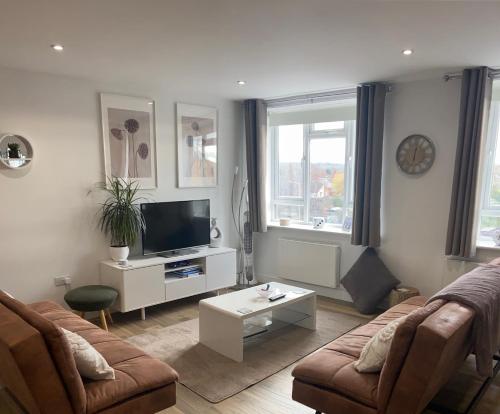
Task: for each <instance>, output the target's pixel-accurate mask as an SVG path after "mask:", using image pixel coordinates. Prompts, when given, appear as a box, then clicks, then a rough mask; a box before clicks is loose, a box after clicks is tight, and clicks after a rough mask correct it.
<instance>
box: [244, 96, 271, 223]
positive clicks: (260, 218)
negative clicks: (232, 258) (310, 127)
mask: <svg viewBox="0 0 500 414" xmlns="http://www.w3.org/2000/svg"><path fill="white" fill-rule="evenodd" d="M244 106H245V142H246V164H247V178H248V203H249V205H250V227H251V229H252V231H253V232H257V233H261V232H265V231H267V218H266V197H265V195H266V166H267V162H266V153H267V106H266V103H265V102H264V101H263V100H261V99H249V100H247V101H245V102H244Z"/></svg>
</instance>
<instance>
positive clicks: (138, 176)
mask: <svg viewBox="0 0 500 414" xmlns="http://www.w3.org/2000/svg"><path fill="white" fill-rule="evenodd" d="M101 119H102V136H103V143H104V167H105V170H106V176H107V177H121V178H123V179H131V180H134V181H137V182H138V183H139V187H140V188H143V189H148V188H156V187H157V177H156V136H155V135H156V134H155V108H154V102H153V101H152V100H151V99H147V98H137V97H132V96H123V95H112V94H107V93H101Z"/></svg>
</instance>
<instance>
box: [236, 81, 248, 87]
mask: <svg viewBox="0 0 500 414" xmlns="http://www.w3.org/2000/svg"><path fill="white" fill-rule="evenodd" d="M236 83H237V84H238V85H240V86H243V85H246V84H247V82H246V81H244V80H239V81H236Z"/></svg>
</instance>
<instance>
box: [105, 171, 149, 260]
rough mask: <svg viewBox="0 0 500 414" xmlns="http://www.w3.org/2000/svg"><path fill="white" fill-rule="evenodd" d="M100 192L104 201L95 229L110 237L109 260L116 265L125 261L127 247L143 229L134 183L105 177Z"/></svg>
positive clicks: (136, 187) (143, 224)
mask: <svg viewBox="0 0 500 414" xmlns="http://www.w3.org/2000/svg"><path fill="white" fill-rule="evenodd" d="M104 190H105V191H106V192H107V193H108V198H107V199H106V201H105V202H104V203H103V204H102V207H101V210H100V218H99V226H100V228H101V231H102V232H103V233H104V234H106V235H107V236H110V238H111V246H110V248H109V252H110V255H111V258H112V259H113V260H114V261H116V262H122V261H126V260H127V257H128V255H129V252H130V250H129V246H133V245H134V243H135V241H136V240H137V236H138V234H139V232H140V231H141V230H143V229H145V228H146V224H145V221H144V217H143V215H142V213H141V210H140V209H139V207H138V206H137V203H138V202H139V201H140V199H141V197H138V196H137V190H138V183H136V182H134V181H129V182H127V181H125V180H124V179H122V178H117V177H113V178H108V187H107V188H105V189H104Z"/></svg>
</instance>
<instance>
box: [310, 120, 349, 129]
mask: <svg viewBox="0 0 500 414" xmlns="http://www.w3.org/2000/svg"><path fill="white" fill-rule="evenodd" d="M335 129H344V121H335V122H316V123H315V124H313V131H332V130H335Z"/></svg>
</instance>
